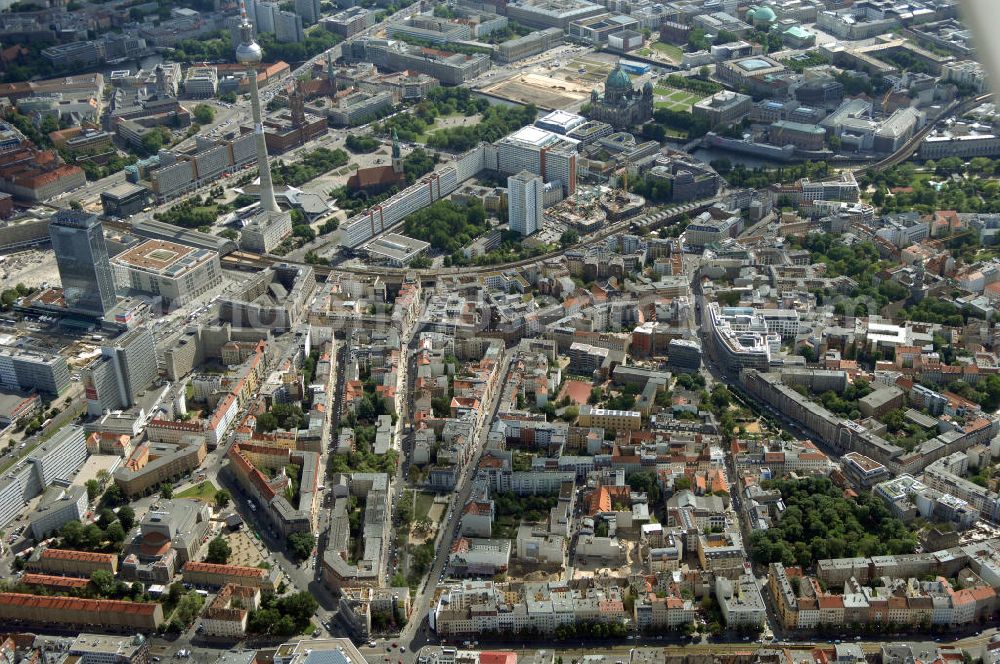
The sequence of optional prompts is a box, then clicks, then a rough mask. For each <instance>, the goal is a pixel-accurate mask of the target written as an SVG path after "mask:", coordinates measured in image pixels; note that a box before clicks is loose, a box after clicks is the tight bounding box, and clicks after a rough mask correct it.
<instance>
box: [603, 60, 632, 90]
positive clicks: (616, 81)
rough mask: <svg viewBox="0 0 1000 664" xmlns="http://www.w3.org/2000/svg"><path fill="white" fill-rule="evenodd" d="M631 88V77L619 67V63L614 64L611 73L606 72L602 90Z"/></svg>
mask: <svg viewBox="0 0 1000 664" xmlns="http://www.w3.org/2000/svg"><path fill="white" fill-rule="evenodd" d="M631 88H632V79H630V78H629V77H628V74H626V73H625V70H624V69H622V68H621V65H616V66H615V68H614V69H612V70H611V73H610V74H608V80H607V81H605V82H604V90H605V91H607V90H629V89H631Z"/></svg>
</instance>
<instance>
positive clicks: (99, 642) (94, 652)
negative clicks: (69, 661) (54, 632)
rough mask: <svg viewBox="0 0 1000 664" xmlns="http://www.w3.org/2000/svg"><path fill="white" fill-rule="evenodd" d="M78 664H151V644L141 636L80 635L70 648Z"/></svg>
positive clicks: (71, 654) (71, 655) (70, 652)
mask: <svg viewBox="0 0 1000 664" xmlns="http://www.w3.org/2000/svg"><path fill="white" fill-rule="evenodd" d="M69 655H70V657H79V659H78V660H77V662H78V664H149V661H150V656H149V642H148V641H147V640H146V637H144V636H142V635H141V634H136V635H135V636H106V635H104V634H80V635H79V636H77V637H76V641H74V642H73V645H71V646H70V647H69Z"/></svg>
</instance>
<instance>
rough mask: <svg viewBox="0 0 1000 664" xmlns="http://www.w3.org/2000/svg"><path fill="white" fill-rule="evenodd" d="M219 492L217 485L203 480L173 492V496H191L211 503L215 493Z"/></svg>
mask: <svg viewBox="0 0 1000 664" xmlns="http://www.w3.org/2000/svg"><path fill="white" fill-rule="evenodd" d="M218 492H219V487H217V486H215V485H214V484H212V482H211V481H209V480H205V481H204V482H202V483H201V484H198V485H196V486H193V487H191V488H190V489H185V490H184V491H181V492H180V493H177V494H174V498H193V499H194V500H200V501H202V502H204V503H211V502H213V501H214V500H215V494H217V493H218Z"/></svg>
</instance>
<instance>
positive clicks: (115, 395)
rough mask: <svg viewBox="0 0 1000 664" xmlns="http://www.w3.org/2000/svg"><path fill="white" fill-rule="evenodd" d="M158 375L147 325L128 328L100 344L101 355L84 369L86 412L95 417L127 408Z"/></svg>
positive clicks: (153, 348) (153, 344)
mask: <svg viewBox="0 0 1000 664" xmlns="http://www.w3.org/2000/svg"><path fill="white" fill-rule="evenodd" d="M158 374H159V368H158V366H157V361H156V345H155V342H154V340H153V333H152V331H151V330H150V329H149V328H147V327H137V328H134V329H131V330H128V331H127V332H125V333H123V334H121V335H120V336H118V337H117V338H115V339H114V340H112V341H111V342H110V343H109V344H107V345H105V346H104V347H102V348H101V357H99V358H97V359H96V360H94V361H93V362H92V363H91V364H90V365H88V366H87V367H86V368H85V369H84V371H83V384H84V388H85V390H86V394H87V411H88V412H89V413H90V414H91V415H94V416H97V415H100V414H101V413H103V412H104V411H106V410H118V409H121V408H128V407H129V406H131V405H132V404H134V403H135V397H136V396H137V395H138V394H139V393H140V392H142V391H143V390H145V389H146V388H147V387H149V386H150V385H151V384H152V383H153V381H154V380H156V377H157V375H158Z"/></svg>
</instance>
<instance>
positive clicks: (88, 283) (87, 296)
mask: <svg viewBox="0 0 1000 664" xmlns="http://www.w3.org/2000/svg"><path fill="white" fill-rule="evenodd" d="M261 140H262V141H263V140H264V136H263V134H261ZM49 236H50V237H51V238H52V249H53V250H54V251H55V254H56V265H57V266H58V267H59V279H60V280H61V281H62V288H63V297H64V299H65V301H66V307H67V308H68V309H71V310H73V311H78V312H80V313H84V314H89V315H92V316H98V317H100V316H104V315H105V314H106V313H108V311H110V310H111V308H112V307H114V306H115V303H116V302H117V301H118V298H117V296H116V294H115V277H114V273H113V272H112V270H111V261H110V259H109V258H108V247H107V245H105V243H104V228H103V226H102V225H101V222H100V221H98V219H97V215H93V214H90V213H89V212H80V211H77V210H59V211H58V212H56V214H55V216H54V217H53V218H52V221H50V222H49Z"/></svg>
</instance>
